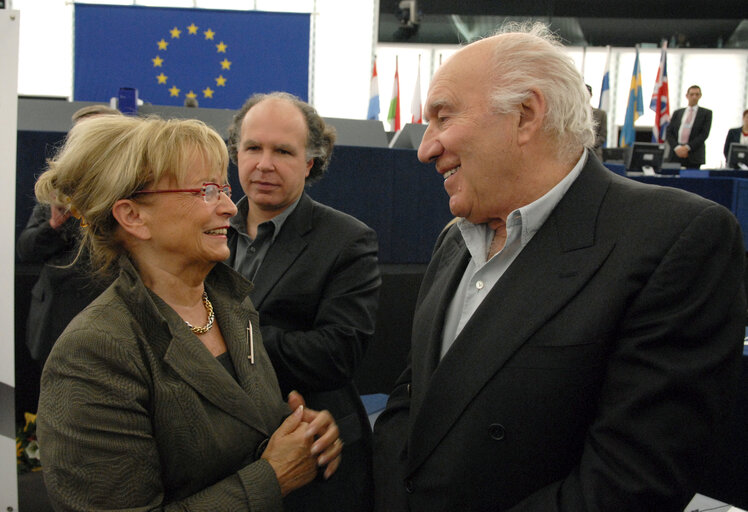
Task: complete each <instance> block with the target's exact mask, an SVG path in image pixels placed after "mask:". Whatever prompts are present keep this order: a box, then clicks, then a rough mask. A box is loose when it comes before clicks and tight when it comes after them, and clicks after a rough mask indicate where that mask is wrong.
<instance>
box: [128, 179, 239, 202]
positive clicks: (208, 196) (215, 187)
mask: <svg viewBox="0 0 748 512" xmlns="http://www.w3.org/2000/svg"><path fill="white" fill-rule="evenodd" d="M172 192H187V193H189V194H201V195H202V196H203V201H205V202H206V203H208V204H213V203H215V202H217V201H218V198H219V197H220V195H221V192H223V193H224V194H226V197H229V198H231V185H229V184H226V185H219V184H218V183H203V186H202V187H200V188H173V189H164V190H138V191H137V192H135V193H134V194H133V195H134V196H138V195H140V194H170V193H172Z"/></svg>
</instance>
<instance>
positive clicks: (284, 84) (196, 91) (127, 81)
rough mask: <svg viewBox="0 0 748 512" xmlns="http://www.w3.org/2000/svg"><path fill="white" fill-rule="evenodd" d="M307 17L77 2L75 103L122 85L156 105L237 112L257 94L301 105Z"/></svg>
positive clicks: (103, 95)
mask: <svg viewBox="0 0 748 512" xmlns="http://www.w3.org/2000/svg"><path fill="white" fill-rule="evenodd" d="M309 25H310V23H309V14H297V13H275V12H272V13H271V12H260V11H223V10H211V9H172V8H158V7H143V6H109V5H92V4H75V75H74V87H73V97H74V99H75V100H77V101H99V102H105V103H108V102H109V98H111V97H113V96H117V93H118V91H119V89H120V88H121V87H132V88H135V89H138V96H139V98H140V99H142V100H143V101H144V102H146V103H151V104H154V105H178V106H181V105H183V104H184V102H185V99H186V98H194V99H196V100H197V101H198V103H199V105H200V106H201V107H207V108H227V109H237V108H239V107H240V106H241V105H242V103H243V102H244V100H245V99H247V98H248V97H249V96H250V95H252V94H253V93H255V92H270V91H286V92H290V93H292V94H295V95H297V96H299V97H300V98H302V99H304V100H306V98H307V95H308V80H309V30H310V29H309Z"/></svg>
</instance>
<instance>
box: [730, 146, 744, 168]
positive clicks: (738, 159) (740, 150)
mask: <svg viewBox="0 0 748 512" xmlns="http://www.w3.org/2000/svg"><path fill="white" fill-rule="evenodd" d="M741 164H742V165H741ZM727 167H728V169H744V170H747V171H748V144H738V143H737V142H731V143H730V149H728V150H727Z"/></svg>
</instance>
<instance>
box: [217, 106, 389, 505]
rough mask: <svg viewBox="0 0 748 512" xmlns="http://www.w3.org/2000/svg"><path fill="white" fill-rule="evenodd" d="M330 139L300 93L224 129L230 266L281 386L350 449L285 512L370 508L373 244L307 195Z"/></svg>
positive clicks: (366, 231)
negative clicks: (327, 417) (367, 399)
mask: <svg viewBox="0 0 748 512" xmlns="http://www.w3.org/2000/svg"><path fill="white" fill-rule="evenodd" d="M334 142H335V131H334V128H333V127H331V126H327V125H326V124H325V122H324V121H323V119H322V118H321V117H320V116H319V115H318V114H317V112H316V110H315V109H314V108H313V107H312V106H311V105H309V104H308V103H306V102H304V101H302V100H300V99H299V98H297V97H295V96H293V95H290V94H287V93H271V94H256V95H254V96H252V97H251V98H249V100H247V102H246V103H245V104H244V106H243V107H242V108H241V109H240V110H239V111H238V112H237V114H236V115H235V116H234V122H233V124H232V125H231V127H230V128H229V152H230V154H231V158H232V160H233V161H234V162H235V163H236V164H237V166H238V169H239V181H240V182H241V185H242V189H243V190H244V193H245V197H243V198H242V199H241V200H240V201H239V202H238V203H237V208H238V213H237V215H236V216H235V217H234V218H233V219H232V220H231V229H230V232H229V235H228V236H229V248H230V249H231V258H230V259H229V261H228V262H227V263H228V264H229V265H231V266H232V267H234V269H236V270H237V271H239V272H240V273H241V274H243V275H244V276H245V277H246V278H247V279H249V280H251V281H252V282H253V283H254V289H253V291H252V294H251V299H252V302H253V303H254V305H255V307H256V308H257V311H258V312H259V313H260V327H261V330H262V339H263V343H264V344H265V348H266V349H267V351H268V354H269V355H270V359H271V361H272V362H273V367H274V368H275V372H276V374H277V375H278V381H279V383H280V386H281V391H283V393H284V394H287V393H288V392H290V391H291V390H298V391H299V392H301V394H302V395H303V396H304V397H305V399H306V401H307V405H308V406H309V407H312V408H316V409H319V410H323V409H327V410H329V411H330V412H331V413H332V415H333V416H334V417H335V420H336V422H337V424H338V427H339V428H340V431H341V432H340V437H341V439H342V440H343V441H344V442H345V447H344V448H343V461H342V465H341V466H340V468H339V469H338V471H337V472H336V474H335V475H334V476H333V477H332V479H331V480H330V481H328V482H315V483H313V484H312V485H309V486H306V487H305V488H303V489H300V490H298V491H296V492H294V493H292V494H290V495H289V496H288V497H287V498H286V499H285V500H284V504H285V507H286V510H315V511H351V512H354V511H355V512H359V511H364V512H365V511H366V510H369V509H370V508H371V502H372V488H371V427H370V425H369V420H368V416H367V414H366V411H365V409H364V407H363V404H362V403H361V399H360V397H359V395H358V391H357V390H356V387H355V386H354V384H353V380H352V379H353V375H354V373H355V371H356V368H357V367H358V365H359V364H360V363H361V360H362V358H363V355H364V352H365V350H366V347H367V345H368V343H369V340H370V339H371V337H372V335H373V333H374V326H375V318H376V309H377V300H378V293H379V286H380V283H381V280H380V276H379V268H378V264H377V251H378V244H377V238H376V234H375V233H374V231H373V230H372V229H370V228H369V227H368V226H366V225H365V224H364V223H362V222H360V221H358V220H356V219H355V218H353V217H351V216H350V215H347V214H345V213H342V212H339V211H337V210H334V209H332V208H330V207H328V206H325V205H322V204H319V203H317V202H315V201H313V200H312V199H311V198H310V197H309V196H308V195H307V194H306V193H305V192H304V187H305V185H308V184H309V183H312V182H314V181H315V180H318V179H320V178H321V177H322V175H323V174H324V172H325V170H326V169H327V166H328V164H329V162H330V157H331V156H332V150H333V144H334ZM352 171H353V170H352Z"/></svg>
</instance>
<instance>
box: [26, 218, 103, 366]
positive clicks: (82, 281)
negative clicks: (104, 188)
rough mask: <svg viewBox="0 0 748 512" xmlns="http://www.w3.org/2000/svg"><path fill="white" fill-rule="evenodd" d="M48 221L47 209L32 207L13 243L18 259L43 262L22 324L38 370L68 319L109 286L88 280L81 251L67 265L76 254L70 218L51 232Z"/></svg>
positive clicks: (75, 223)
mask: <svg viewBox="0 0 748 512" xmlns="http://www.w3.org/2000/svg"><path fill="white" fill-rule="evenodd" d="M49 218H50V209H49V205H45V204H37V205H35V206H34V210H33V211H32V212H31V217H29V220H28V222H27V223H26V227H25V228H24V230H23V231H22V232H21V234H20V236H19V237H18V242H17V243H16V253H17V254H18V260H19V261H21V262H23V263H42V264H43V265H42V267H41V270H40V272H39V279H38V280H37V282H36V284H34V287H33V288H32V289H31V303H30V304H29V316H28V318H27V322H26V345H27V346H28V348H29V353H30V354H31V357H32V358H33V359H34V360H36V361H38V362H39V364H40V366H44V362H45V361H46V360H47V356H48V355H49V351H50V350H52V345H54V343H55V341H56V340H57V337H58V336H59V335H60V334H62V331H63V330H64V329H65V327H67V325H68V323H70V321H71V320H72V319H73V317H74V316H75V315H77V314H78V313H80V312H81V311H82V310H83V308H85V307H86V306H88V305H89V304H90V303H91V301H92V300H94V299H95V298H96V297H98V296H99V294H100V293H101V292H103V291H104V289H106V287H107V286H108V285H109V284H110V282H111V280H108V281H104V280H102V279H100V278H94V277H92V275H91V272H90V269H89V264H88V261H89V260H88V252H87V251H85V250H84V251H83V252H82V253H81V256H80V257H79V258H78V260H76V263H75V264H74V265H70V263H71V262H72V261H74V260H75V258H76V256H77V255H78V239H79V229H80V228H79V222H78V220H76V219H74V218H70V219H68V221H67V222H65V224H63V225H62V226H61V227H60V229H57V230H55V229H53V228H52V227H51V226H50V225H49Z"/></svg>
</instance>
